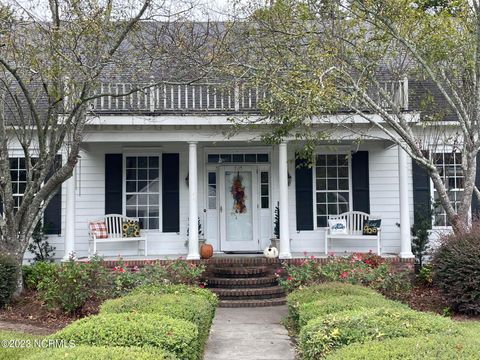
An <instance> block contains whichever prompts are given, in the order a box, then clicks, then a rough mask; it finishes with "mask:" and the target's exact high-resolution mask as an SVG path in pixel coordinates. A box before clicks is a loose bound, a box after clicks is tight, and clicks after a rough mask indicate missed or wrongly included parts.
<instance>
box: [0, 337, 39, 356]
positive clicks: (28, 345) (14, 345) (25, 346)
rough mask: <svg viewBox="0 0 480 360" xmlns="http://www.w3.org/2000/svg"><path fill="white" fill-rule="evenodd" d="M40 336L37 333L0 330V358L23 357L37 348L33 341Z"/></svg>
mask: <svg viewBox="0 0 480 360" xmlns="http://www.w3.org/2000/svg"><path fill="white" fill-rule="evenodd" d="M42 338H43V336H39V335H31V334H25V333H22V332H15V331H2V330H0V360H17V359H24V358H25V357H26V356H27V355H29V354H31V353H33V352H35V351H38V350H39V348H38V347H35V346H34V343H33V342H34V340H39V339H42Z"/></svg>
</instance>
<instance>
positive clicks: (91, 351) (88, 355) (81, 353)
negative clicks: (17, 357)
mask: <svg viewBox="0 0 480 360" xmlns="http://www.w3.org/2000/svg"><path fill="white" fill-rule="evenodd" d="M45 359H48V360H63V359H67V360H105V359H108V360H132V359H135V360H175V359H176V357H175V356H173V355H172V354H169V353H168V352H166V351H164V350H161V349H155V348H138V347H103V346H84V345H82V346H76V347H73V348H56V349H47V350H44V351H40V352H36V353H35V354H34V355H31V356H30V357H28V358H27V360H45Z"/></svg>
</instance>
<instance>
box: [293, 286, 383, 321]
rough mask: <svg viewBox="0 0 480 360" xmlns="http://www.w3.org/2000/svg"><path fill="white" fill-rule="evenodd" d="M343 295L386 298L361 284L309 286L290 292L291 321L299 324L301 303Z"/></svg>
mask: <svg viewBox="0 0 480 360" xmlns="http://www.w3.org/2000/svg"><path fill="white" fill-rule="evenodd" d="M342 295H356V296H367V297H369V298H370V299H371V298H375V297H376V298H379V299H384V297H383V296H382V295H380V294H379V293H378V292H376V291H375V290H372V289H369V288H367V287H364V286H360V285H350V284H342V283H337V282H329V283H324V284H320V285H313V286H308V287H304V288H300V289H298V290H295V291H293V292H291V293H290V294H288V296H287V305H288V317H289V322H290V323H292V324H298V320H299V314H298V309H299V306H300V305H301V304H306V303H309V302H313V301H317V300H322V299H329V298H333V297H337V296H342Z"/></svg>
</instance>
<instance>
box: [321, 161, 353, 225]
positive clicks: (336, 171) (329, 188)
mask: <svg viewBox="0 0 480 360" xmlns="http://www.w3.org/2000/svg"><path fill="white" fill-rule="evenodd" d="M313 176H314V185H313V186H314V196H315V199H314V204H315V216H316V224H317V227H319V228H320V227H326V226H328V225H327V222H328V216H329V215H338V214H341V213H344V212H346V211H349V209H350V204H351V186H350V156H349V155H348V154H319V155H317V156H316V157H315V168H314V171H313Z"/></svg>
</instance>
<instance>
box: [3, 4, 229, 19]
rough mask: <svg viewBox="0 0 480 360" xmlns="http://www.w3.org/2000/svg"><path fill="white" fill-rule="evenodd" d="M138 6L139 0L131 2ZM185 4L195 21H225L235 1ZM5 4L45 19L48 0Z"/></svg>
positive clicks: (173, 5) (174, 5)
mask: <svg viewBox="0 0 480 360" xmlns="http://www.w3.org/2000/svg"><path fill="white" fill-rule="evenodd" d="M133 1H135V2H137V3H138V4H140V3H141V0H133ZM133 1H132V0H125V4H132V2H133ZM154 1H155V3H156V4H159V3H160V1H159V0H154ZM166 1H167V3H168V4H169V6H171V7H177V6H178V4H179V3H180V2H179V1H178V0H166ZM182 1H185V2H189V1H190V3H192V2H195V3H196V4H197V9H198V11H196V12H195V14H194V18H195V20H206V19H213V20H222V19H226V18H227V17H228V15H231V14H232V13H233V8H234V3H238V0H237V1H231V0H182ZM5 2H6V3H9V4H12V5H13V6H14V7H19V6H20V7H22V8H24V9H25V10H26V11H28V12H29V13H31V14H34V15H35V16H36V17H39V18H42V19H45V16H46V14H48V0H5ZM115 3H116V4H117V5H118V4H121V3H122V0H116V1H115Z"/></svg>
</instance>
